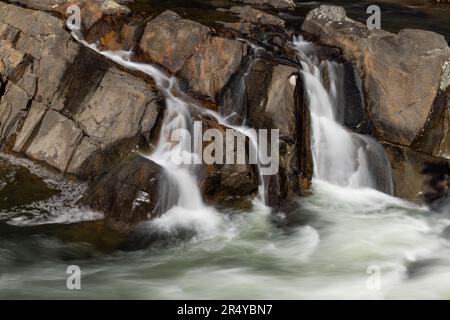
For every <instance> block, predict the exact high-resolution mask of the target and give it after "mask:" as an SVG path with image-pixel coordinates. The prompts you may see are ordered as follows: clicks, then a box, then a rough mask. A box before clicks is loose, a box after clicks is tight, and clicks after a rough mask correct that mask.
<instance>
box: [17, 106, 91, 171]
mask: <svg viewBox="0 0 450 320" xmlns="http://www.w3.org/2000/svg"><path fill="white" fill-rule="evenodd" d="M82 137H83V132H82V131H81V130H80V129H79V128H78V126H77V125H76V123H75V122H73V121H72V120H70V119H68V118H66V117H64V116H62V115H61V114H59V113H58V112H56V111H53V110H49V111H48V112H47V113H46V114H45V117H44V119H43V120H42V124H41V125H40V127H39V130H38V132H37V134H36V137H35V138H34V139H33V142H32V143H31V144H30V146H29V147H28V148H27V150H25V153H26V154H27V155H28V156H29V157H31V158H33V159H36V160H38V161H42V162H45V163H47V164H49V165H51V166H53V167H54V168H56V169H58V170H59V171H61V172H65V171H66V169H67V167H68V165H69V162H70V159H71V158H72V155H73V153H74V152H75V150H76V148H77V147H78V145H79V143H80V141H81V139H82Z"/></svg>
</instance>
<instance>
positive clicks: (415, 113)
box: [302, 5, 450, 151]
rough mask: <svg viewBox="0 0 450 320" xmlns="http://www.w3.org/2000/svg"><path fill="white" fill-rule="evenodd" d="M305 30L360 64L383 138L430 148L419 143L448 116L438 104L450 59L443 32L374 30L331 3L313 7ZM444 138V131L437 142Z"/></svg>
mask: <svg viewBox="0 0 450 320" xmlns="http://www.w3.org/2000/svg"><path fill="white" fill-rule="evenodd" d="M302 29H303V30H304V31H307V32H309V33H311V34H314V35H316V36H318V37H319V38H320V41H321V42H322V43H324V44H326V45H330V46H334V47H338V48H340V49H341V50H342V53H343V55H344V56H345V57H346V58H347V59H348V60H349V61H352V62H354V63H355V64H356V66H357V68H358V71H359V72H360V75H361V77H362V79H363V81H364V91H365V93H366V103H367V112H368V114H369V117H370V119H371V122H372V124H373V128H374V130H375V135H376V136H377V137H378V138H379V139H380V140H383V141H389V142H392V143H397V144H401V145H406V146H413V147H414V144H415V145H416V146H417V148H416V149H417V150H419V151H426V150H422V148H421V147H420V143H414V142H415V141H416V140H420V139H421V138H422V136H424V135H426V134H427V132H425V131H426V126H427V124H428V123H429V122H434V123H436V122H439V120H437V119H438V118H441V119H442V104H443V103H442V102H441V103H439V104H436V103H435V102H436V97H437V96H438V94H439V92H440V91H442V90H441V89H440V86H441V85H442V84H441V83H442V79H443V74H444V69H445V68H444V66H445V63H446V62H447V61H449V59H450V49H449V47H448V45H447V43H446V41H445V38H444V37H443V36H441V35H438V34H436V33H433V32H429V31H422V30H410V29H405V30H402V31H400V32H399V33H398V34H392V33H389V32H385V31H382V30H373V31H369V30H368V29H367V28H366V26H365V25H363V24H361V23H359V22H355V21H353V20H351V19H350V18H348V17H347V16H346V14H345V10H344V9H343V8H342V7H336V6H328V5H321V6H320V8H318V9H315V10H312V11H311V12H310V13H309V14H308V16H307V18H306V20H305V22H304V24H303V26H302ZM442 126H443V124H442V121H441V127H442ZM442 139H443V133H442V132H441V134H440V137H439V138H434V141H436V140H442Z"/></svg>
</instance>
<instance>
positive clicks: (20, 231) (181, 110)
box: [0, 38, 450, 299]
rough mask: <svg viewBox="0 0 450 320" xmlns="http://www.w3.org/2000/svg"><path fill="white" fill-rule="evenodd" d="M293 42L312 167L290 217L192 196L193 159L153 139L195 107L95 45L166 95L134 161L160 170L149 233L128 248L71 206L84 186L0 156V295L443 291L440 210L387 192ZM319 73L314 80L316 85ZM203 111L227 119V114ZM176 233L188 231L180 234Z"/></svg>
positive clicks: (379, 164)
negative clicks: (160, 210)
mask: <svg viewBox="0 0 450 320" xmlns="http://www.w3.org/2000/svg"><path fill="white" fill-rule="evenodd" d="M85 45H88V44H86V43H85ZM294 45H295V46H296V47H297V49H298V53H299V57H300V59H301V60H302V64H303V72H302V76H303V77H304V79H305V84H306V89H307V94H308V100H309V106H310V110H311V116H312V122H313V126H312V127H313V128H312V130H313V133H312V135H313V136H312V141H313V150H312V151H313V158H314V169H315V178H314V180H313V190H312V195H311V196H309V197H305V198H302V199H301V200H300V201H299V202H298V209H297V210H295V212H293V213H290V214H289V215H285V214H283V213H276V212H275V213H273V212H271V210H270V209H269V208H267V207H266V206H265V205H264V192H265V188H264V185H262V186H261V188H260V195H259V197H258V198H257V199H256V200H255V202H254V206H253V209H252V210H251V211H250V212H234V211H219V210H218V209H215V208H212V207H209V206H207V205H206V204H204V203H203V201H202V199H201V196H200V192H199V189H198V186H197V182H196V178H195V168H193V167H191V166H183V165H178V164H175V163H173V161H172V160H171V156H173V154H174V153H175V154H177V153H185V152H186V149H185V147H184V146H183V144H178V145H175V146H173V144H170V145H169V144H168V143H167V139H165V137H167V136H168V135H170V133H171V132H172V130H174V129H176V128H191V123H190V121H192V120H191V117H190V113H189V112H190V111H189V110H190V109H191V108H195V107H196V106H195V102H193V101H192V99H189V98H188V97H186V96H184V94H183V93H182V92H179V91H180V89H179V87H178V84H177V80H176V79H175V78H171V77H169V76H167V75H165V74H164V73H163V72H161V71H160V70H159V69H157V68H155V67H154V66H151V65H143V64H138V63H134V62H132V61H130V60H129V53H126V52H114V53H113V52H102V54H104V55H105V56H106V57H108V58H109V59H112V60H113V61H115V62H116V63H119V64H121V65H123V66H124V67H126V68H130V69H135V70H140V71H142V72H144V73H147V74H148V75H150V76H152V77H153V78H154V79H155V80H156V83H157V85H158V86H159V88H160V89H161V90H162V92H164V94H165V96H166V103H167V105H168V108H167V112H168V113H167V114H166V118H165V120H164V122H163V133H164V134H162V135H161V139H160V141H159V142H158V145H157V148H156V150H155V151H154V152H153V153H152V154H149V155H143V156H146V157H148V158H150V159H152V160H153V161H155V162H157V163H159V164H160V165H161V166H163V167H164V168H165V169H166V172H167V177H168V179H167V183H165V184H164V188H165V194H167V195H170V196H167V197H166V198H165V199H164V201H163V202H164V203H165V204H166V208H167V209H169V212H167V213H166V214H165V215H163V216H161V217H160V218H158V219H156V220H153V221H151V222H148V223H146V224H144V225H143V226H142V228H140V230H139V233H140V234H141V235H142V234H144V235H145V234H147V233H148V234H151V233H157V234H158V235H159V236H160V237H159V238H158V239H159V240H158V241H153V242H152V243H151V245H147V246H141V249H140V250H134V251H130V250H129V248H130V244H129V243H128V244H127V245H124V243H127V241H128V242H129V241H130V240H129V239H125V238H124V235H121V234H118V233H116V232H115V231H112V230H110V229H109V228H108V227H107V226H105V225H104V224H103V223H102V222H101V220H98V219H100V218H101V215H99V214H98V213H94V212H86V211H84V210H79V209H74V208H73V203H74V202H75V201H76V199H78V198H79V196H81V195H82V193H83V190H84V187H85V186H83V185H81V186H80V185H76V184H73V183H70V182H67V181H64V180H62V179H59V178H58V177H57V176H55V175H53V174H52V173H50V172H47V171H46V170H44V169H42V168H39V167H37V166H36V165H33V164H32V163H31V162H28V161H25V160H17V159H14V158H12V157H6V158H2V160H1V161H0V197H2V199H3V200H6V201H4V203H5V205H3V206H2V207H1V208H0V298H138V299H139V298H155V299H156V298H164V299H178V298H193V299H196V298H198V299H200V298H221V299H237V298H250V299H258V298H262V299H274V298H276V299H313V298H331V299H339V298H345V299H349V298H355V299H362V298H368V299H383V298H384V299H396V298H443V299H445V298H447V299H449V298H450V214H449V212H448V211H441V212H435V211H432V210H430V209H428V208H426V207H419V206H416V205H413V204H411V203H408V202H406V201H403V200H400V199H397V198H394V197H392V196H390V195H389V194H390V193H392V181H391V180H390V168H389V164H388V163H387V162H386V158H385V155H384V153H383V150H382V149H380V148H379V145H378V144H377V143H376V142H375V141H373V140H372V139H370V138H369V137H365V136H361V135H357V134H354V133H351V132H349V131H348V130H347V129H345V128H344V127H343V126H342V125H341V124H340V121H341V120H342V119H340V116H339V115H340V112H341V111H342V110H339V108H338V105H339V79H340V77H339V65H338V64H336V63H334V62H330V61H325V62H323V61H322V62H319V61H317V60H315V59H314V52H313V51H314V50H313V46H312V45H311V44H310V43H307V42H305V41H303V40H302V39H301V38H297V39H294ZM91 48H92V49H95V47H93V46H91ZM325 68H327V69H328V72H329V74H330V79H331V80H332V81H331V86H330V88H328V89H326V88H325V86H324V85H323V83H322V80H321V72H323V70H324V69H325ZM244 76H245V73H244ZM242 83H244V82H242ZM333 84H334V85H333ZM205 112H206V111H205ZM208 112H209V111H208ZM170 113H173V115H172V116H169V115H170ZM213 115H214V116H216V117H217V118H218V120H219V121H220V122H222V123H224V124H228V125H231V124H230V123H228V120H229V119H228V117H227V116H229V115H218V114H215V113H213ZM233 128H235V129H236V130H239V131H241V132H243V133H245V132H246V130H247V129H248V128H246V127H243V126H237V125H233ZM250 138H251V137H250ZM250 140H252V139H250ZM338 146H341V147H340V148H339V147H338ZM192 156H195V155H192ZM374 167H376V172H377V174H374V173H373V169H374ZM11 172H15V174H12V173H11ZM380 173H381V174H380ZM261 180H262V181H264V179H261ZM23 189H25V190H40V191H39V192H34V191H33V192H32V193H26V192H25V193H23V195H24V199H25V200H24V201H22V202H21V203H17V199H18V197H17V195H18V194H20V193H21V192H23ZM377 189H378V190H380V191H377ZM58 190H59V191H58ZM183 230H189V231H191V233H190V234H189V236H184V237H180V231H183ZM92 235H98V237H92ZM161 235H163V236H161ZM136 241H138V240H136ZM131 247H132V246H131ZM69 265H78V266H80V267H81V270H82V282H81V285H82V290H74V291H69V290H68V289H67V287H66V279H67V276H68V275H67V274H66V269H67V267H68V266H69ZM374 268H375V269H376V270H379V271H380V272H381V273H380V280H381V282H380V288H379V289H377V288H373V287H372V286H370V285H368V284H370V277H371V276H372V274H371V273H370V272H369V271H370V270H374ZM368 282H369V283H368Z"/></svg>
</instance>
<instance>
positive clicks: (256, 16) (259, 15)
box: [230, 6, 285, 27]
mask: <svg viewBox="0 0 450 320" xmlns="http://www.w3.org/2000/svg"><path fill="white" fill-rule="evenodd" d="M230 11H231V12H232V13H235V14H237V15H238V16H239V17H240V18H241V19H242V20H244V21H247V22H251V23H254V24H268V25H274V26H278V27H284V24H285V22H284V20H283V19H281V18H278V17H276V16H273V15H271V14H268V13H265V12H264V11H261V10H258V9H254V8H252V7H250V6H245V7H237V6H235V7H231V8H230Z"/></svg>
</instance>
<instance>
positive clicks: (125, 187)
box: [80, 155, 164, 228]
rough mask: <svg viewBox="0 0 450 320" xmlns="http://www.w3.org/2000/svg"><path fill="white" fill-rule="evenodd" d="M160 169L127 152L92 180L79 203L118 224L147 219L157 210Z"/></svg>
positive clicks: (161, 173) (130, 223)
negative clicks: (101, 213)
mask: <svg viewBox="0 0 450 320" xmlns="http://www.w3.org/2000/svg"><path fill="white" fill-rule="evenodd" d="M163 180H164V169H163V168H161V167H160V166H159V165H157V164H156V163H154V162H153V161H151V160H148V159H146V158H143V157H142V156H139V155H134V156H130V157H129V158H127V159H125V160H124V161H122V162H121V163H120V164H118V165H117V166H116V167H114V168H113V169H112V170H111V171H110V172H109V173H108V174H106V175H105V176H104V177H102V178H101V179H100V180H99V181H98V182H97V183H96V184H94V185H93V186H92V187H91V188H90V189H89V191H88V193H87V194H86V195H85V196H84V197H83V199H81V200H80V204H81V205H84V206H88V207H89V208H92V209H94V210H98V211H102V212H104V213H105V218H106V219H107V220H108V221H109V222H111V223H113V224H119V225H118V227H119V228H123V227H127V226H130V225H133V224H135V223H138V222H142V221H145V220H149V219H151V218H154V217H156V216H158V214H161V212H159V207H158V206H159V202H158V199H159V190H160V189H159V184H160V183H161V182H162V181H163Z"/></svg>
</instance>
